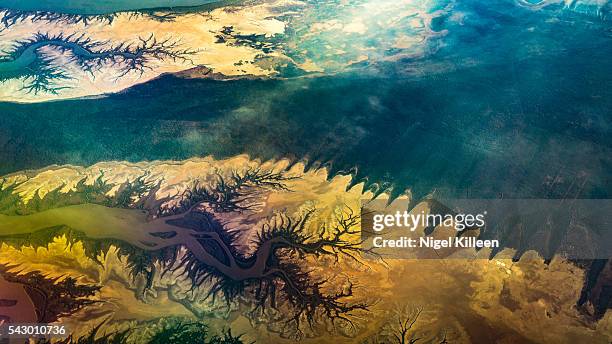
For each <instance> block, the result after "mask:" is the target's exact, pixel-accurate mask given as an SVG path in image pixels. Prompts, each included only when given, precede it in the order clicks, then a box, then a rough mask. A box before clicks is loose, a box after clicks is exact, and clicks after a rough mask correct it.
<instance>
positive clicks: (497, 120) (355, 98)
mask: <svg viewBox="0 0 612 344" xmlns="http://www.w3.org/2000/svg"><path fill="white" fill-rule="evenodd" d="M457 11H459V12H461V13H463V14H464V15H466V17H465V20H463V21H457V20H451V19H452V18H451V16H449V17H448V18H442V19H440V20H439V22H437V23H435V25H436V26H437V27H438V29H440V30H448V34H447V35H446V36H445V37H444V40H443V44H440V46H439V47H438V48H437V50H436V52H435V53H434V54H432V55H431V56H429V57H427V58H426V59H417V60H410V59H407V60H400V61H395V62H392V63H383V64H378V65H376V66H375V68H374V67H372V66H364V68H363V69H356V70H350V71H346V72H344V73H339V74H335V75H333V76H331V75H330V76H325V77H317V78H289V79H276V80H275V79H269V80H252V79H244V80H234V81H217V80H210V79H201V80H194V79H181V78H178V77H175V76H169V75H168V76H163V77H161V78H159V79H157V80H154V81H151V82H149V83H147V84H143V85H139V86H136V87H133V88H132V89H129V90H127V91H125V92H123V93H120V94H115V95H110V96H108V97H105V98H102V99H83V100H69V101H57V102H50V103H41V104H9V103H0V114H2V115H1V116H0V173H2V174H5V173H9V172H12V171H16V170H21V169H29V168H39V167H43V166H46V165H49V164H63V163H72V164H91V163H94V162H97V161H101V160H131V161H140V160H153V159H184V158H189V157H193V156H205V155H209V154H212V155H214V156H215V157H218V158H223V157H228V156H233V155H236V154H241V153H247V154H249V155H251V156H252V157H255V158H261V159H273V158H282V157H290V158H294V159H296V160H300V159H306V160H308V161H310V162H313V163H315V162H316V163H315V165H316V164H325V165H326V166H329V167H330V168H331V169H332V171H333V172H337V171H345V172H348V171H350V172H352V173H354V174H356V180H368V181H369V182H376V183H382V184H384V185H389V186H393V187H394V190H395V192H402V191H404V190H405V189H407V188H408V189H411V190H412V191H413V192H414V193H416V194H417V195H424V194H426V193H428V192H431V191H432V190H440V191H442V192H448V193H451V194H454V195H461V196H470V197H490V196H500V195H503V196H504V197H579V198H609V197H610V196H612V185H611V184H610V180H611V178H610V171H612V135H611V117H612V59H611V58H610V56H612V24H611V22H609V21H607V20H605V19H602V18H599V17H597V16H591V15H587V14H583V13H576V12H575V11H570V10H567V11H566V10H555V11H552V10H551V11H531V10H527V9H524V8H520V7H517V6H515V5H514V3H513V2H510V1H496V2H479V1H464V2H462V3H461V5H459V6H458V8H457ZM415 70H417V71H423V72H422V73H414V71H415Z"/></svg>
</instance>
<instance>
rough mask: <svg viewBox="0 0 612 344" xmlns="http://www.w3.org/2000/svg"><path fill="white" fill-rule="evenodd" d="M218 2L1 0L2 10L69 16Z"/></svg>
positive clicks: (215, 0)
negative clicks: (64, 14) (44, 12)
mask: <svg viewBox="0 0 612 344" xmlns="http://www.w3.org/2000/svg"><path fill="white" fill-rule="evenodd" d="M217 1H218V0H104V1H98V0H69V1H66V0H0V8H9V9H12V10H20V11H49V12H60V13H67V14H108V13H114V12H120V11H129V10H142V9H154V8H171V7H194V6H201V5H206V4H209V3H213V2H217Z"/></svg>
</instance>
